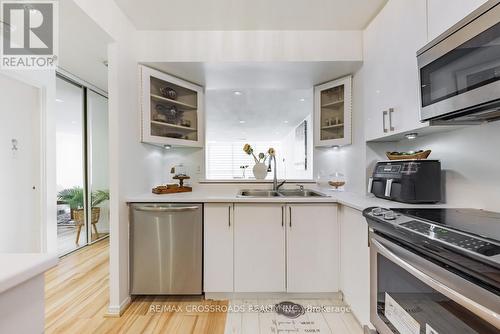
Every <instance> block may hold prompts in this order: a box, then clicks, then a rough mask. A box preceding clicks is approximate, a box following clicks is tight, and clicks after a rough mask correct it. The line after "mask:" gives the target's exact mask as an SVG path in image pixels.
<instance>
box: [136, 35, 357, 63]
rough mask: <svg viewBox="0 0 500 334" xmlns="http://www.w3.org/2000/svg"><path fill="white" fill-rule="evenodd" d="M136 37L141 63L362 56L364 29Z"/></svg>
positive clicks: (328, 58)
mask: <svg viewBox="0 0 500 334" xmlns="http://www.w3.org/2000/svg"><path fill="white" fill-rule="evenodd" d="M134 39H135V45H136V48H137V52H138V58H139V59H140V61H141V62H175V61H179V62H191V61H194V62H196V61H199V62H233V61H240V62H245V61H248V62H251V61H260V62H264V61H359V60H362V59H363V37H362V31H347V30H346V31H137V32H136V33H135V34H134ZM325 41H326V42H325Z"/></svg>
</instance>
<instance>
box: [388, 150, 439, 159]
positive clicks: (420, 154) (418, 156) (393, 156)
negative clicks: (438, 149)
mask: <svg viewBox="0 0 500 334" xmlns="http://www.w3.org/2000/svg"><path fill="white" fill-rule="evenodd" d="M431 152H432V151H431V150H427V151H423V152H417V153H415V154H392V152H386V153H385V155H386V156H387V158H388V159H389V160H423V159H427V157H428V156H429V155H430V154H431Z"/></svg>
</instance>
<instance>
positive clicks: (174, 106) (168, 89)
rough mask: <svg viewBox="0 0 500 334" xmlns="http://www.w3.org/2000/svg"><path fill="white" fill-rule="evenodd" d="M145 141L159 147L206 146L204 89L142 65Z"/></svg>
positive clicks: (142, 111) (143, 137) (140, 67)
mask: <svg viewBox="0 0 500 334" xmlns="http://www.w3.org/2000/svg"><path fill="white" fill-rule="evenodd" d="M139 71H140V75H141V87H140V93H141V113H142V114H141V115H142V132H141V141H142V142H144V143H149V144H155V145H172V146H191V147H202V146H203V138H204V135H203V101H204V99H203V95H204V94H203V88H202V87H200V86H197V85H194V84H192V83H190V82H187V81H184V80H182V79H179V78H176V77H174V76H171V75H168V74H165V73H163V72H160V71H157V70H154V69H151V68H149V67H146V66H142V65H140V66H139Z"/></svg>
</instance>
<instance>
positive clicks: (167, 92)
mask: <svg viewBox="0 0 500 334" xmlns="http://www.w3.org/2000/svg"><path fill="white" fill-rule="evenodd" d="M160 93H161V95H163V97H166V98H167V99H171V100H175V99H177V92H176V91H175V89H173V88H170V87H161V88H160Z"/></svg>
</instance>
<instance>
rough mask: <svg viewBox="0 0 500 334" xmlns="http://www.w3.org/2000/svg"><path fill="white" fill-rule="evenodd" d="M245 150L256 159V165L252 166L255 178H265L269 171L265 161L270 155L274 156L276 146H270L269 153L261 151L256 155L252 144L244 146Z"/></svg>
mask: <svg viewBox="0 0 500 334" xmlns="http://www.w3.org/2000/svg"><path fill="white" fill-rule="evenodd" d="M243 151H245V153H246V154H248V155H251V156H252V157H253V159H254V161H255V165H254V166H253V168H252V171H253V175H254V176H255V178H256V179H257V180H264V179H265V178H266V176H267V172H268V168H267V166H266V163H265V162H266V160H267V158H268V157H270V156H271V155H272V156H274V154H275V152H274V148H272V147H271V148H269V150H268V151H267V154H264V153H262V152H261V153H259V154H258V155H255V153H254V150H253V148H252V146H250V144H245V146H243Z"/></svg>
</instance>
